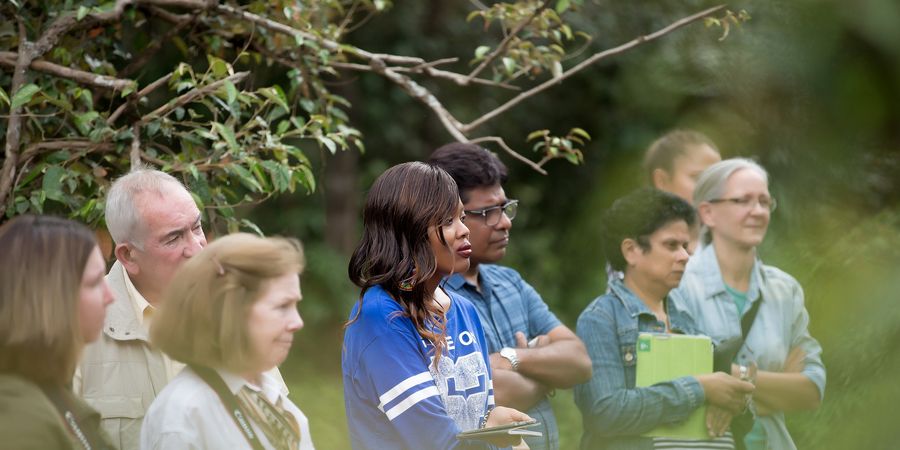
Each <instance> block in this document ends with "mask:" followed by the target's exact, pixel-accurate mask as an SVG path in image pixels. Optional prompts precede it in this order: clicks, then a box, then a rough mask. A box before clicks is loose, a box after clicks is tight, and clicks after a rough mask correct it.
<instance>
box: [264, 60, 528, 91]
mask: <svg viewBox="0 0 900 450" xmlns="http://www.w3.org/2000/svg"><path fill="white" fill-rule="evenodd" d="M279 62H281V61H279ZM330 65H331V66H332V67H336V68H338V69H346V70H355V71H358V72H372V66H369V65H366V64H356V63H342V62H332V63H331V64H330ZM389 69H391V70H393V71H394V72H397V73H423V72H424V73H425V74H426V75H428V76H430V77H432V78H443V79H446V80H450V81H452V82H454V83H456V84H458V85H460V86H465V84H464V83H465V82H466V81H465V78H466V76H465V75H462V74H458V73H456V72H448V71H446V70H440V69H434V68H432V67H427V66H425V67H422V68H419V67H403V66H391V67H389ZM471 81H472V83H474V84H480V85H484V86H494V87H499V88H503V89H509V90H513V91H518V90H521V88H520V87H518V86H515V85H512V84H508V83H501V82H497V81H491V80H485V79H484V78H475V79H473V80H471Z"/></svg>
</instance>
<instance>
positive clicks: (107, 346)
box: [73, 168, 286, 450]
mask: <svg viewBox="0 0 900 450" xmlns="http://www.w3.org/2000/svg"><path fill="white" fill-rule="evenodd" d="M200 218H201V215H200V210H199V209H198V208H197V205H196V203H195V202H194V199H193V197H191V194H190V193H189V192H188V191H187V189H186V188H185V187H184V185H183V184H182V183H181V182H179V181H178V180H177V179H176V178H174V177H172V176H171V175H168V174H166V173H164V172H160V171H158V170H152V169H148V168H137V169H135V170H132V171H131V172H130V173H128V174H127V175H125V176H123V177H121V178H119V179H118V180H116V181H115V182H114V183H113V185H112V186H111V187H110V189H109V194H108V196H107V200H106V225H107V228H108V229H109V233H110V235H111V236H112V239H113V242H114V243H115V251H114V252H115V257H116V262H115V264H113V266H112V269H110V271H109V273H108V274H107V276H106V280H107V282H108V283H109V286H110V288H111V289H112V291H113V294H114V296H115V301H114V302H113V304H112V305H110V306H109V308H107V312H106V321H105V323H104V326H103V333H102V335H101V337H100V339H98V340H97V342H95V343H93V344H91V345H89V346H88V347H86V349H85V351H84V355H83V357H82V361H81V364H80V365H79V367H78V370H77V372H76V374H75V379H74V380H73V388H74V391H75V393H76V394H78V395H81V396H82V397H84V399H85V400H86V401H87V402H88V403H89V404H90V405H91V406H93V407H94V408H95V409H97V410H98V411H99V412H100V414H101V416H102V425H103V428H104V430H105V431H106V433H107V434H108V435H109V437H110V438H111V440H112V442H113V443H114V444H115V445H116V446H117V447H118V448H120V449H123V450H124V449H137V448H138V446H139V441H140V434H141V421H142V420H143V417H144V413H145V412H146V411H147V409H148V408H149V407H150V404H151V403H152V402H153V399H155V398H156V396H157V394H159V392H160V391H161V390H162V389H163V387H164V386H165V385H166V384H167V383H168V382H169V380H171V379H172V378H174V377H175V375H177V374H178V372H179V371H180V370H181V369H182V368H183V367H184V366H183V364H181V363H179V362H177V361H174V360H172V359H170V358H169V357H168V356H166V355H165V354H163V353H162V352H160V351H159V350H157V349H155V348H154V347H153V345H152V344H151V343H150V341H149V337H148V330H149V327H150V322H151V320H152V319H153V313H154V311H155V309H156V307H157V306H158V305H159V304H160V301H162V299H163V293H164V291H165V289H166V287H167V286H168V285H169V283H170V281H171V280H172V277H173V276H174V274H175V271H176V270H177V269H178V267H179V266H180V265H181V263H183V262H184V261H186V260H187V259H188V258H190V257H192V256H194V255H195V254H196V253H197V252H199V251H200V250H201V249H202V248H203V247H204V246H206V236H205V235H204V233H203V228H202V227H201V224H200ZM275 371H277V369H275ZM278 378H279V379H280V374H279V375H278ZM285 391H286V388H285Z"/></svg>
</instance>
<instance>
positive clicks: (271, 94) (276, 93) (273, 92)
mask: <svg viewBox="0 0 900 450" xmlns="http://www.w3.org/2000/svg"><path fill="white" fill-rule="evenodd" d="M259 93H260V94H262V95H263V97H265V98H267V99H269V100H271V101H273V102H275V103H277V104H278V106H280V107H282V108H284V110H285V111H290V110H291V108H289V107H288V104H287V97H285V95H284V90H282V89H281V86H278V85H275V86H272V87H267V88H262V89H260V90H259Z"/></svg>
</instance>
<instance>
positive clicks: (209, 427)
mask: <svg viewBox="0 0 900 450" xmlns="http://www.w3.org/2000/svg"><path fill="white" fill-rule="evenodd" d="M216 372H218V373H219V375H220V376H221V377H222V380H223V381H225V385H226V386H228V389H229V390H230V391H231V392H232V393H233V394H237V392H238V391H240V390H241V388H243V387H244V386H248V387H249V388H250V389H252V390H255V391H258V392H261V393H262V395H263V396H264V397H265V398H266V399H267V400H269V401H270V402H272V404H278V403H277V402H279V401H280V402H281V406H282V407H283V408H284V409H285V410H286V411H287V412H290V413H291V414H292V415H293V416H294V417H296V418H297V422H298V423H299V425H300V445H299V446H298V447H297V450H314V448H313V443H312V437H311V436H310V434H309V421H308V420H307V419H306V416H305V415H304V414H303V412H302V411H300V409H299V408H297V405H295V404H294V403H293V402H291V401H290V400H289V399H288V398H287V395H286V394H285V393H284V391H283V390H282V384H281V382H280V381H279V380H277V379H276V378H275V377H273V376H272V375H271V374H270V373H269V372H267V373H264V374H262V386H255V385H253V384H251V383H249V382H248V381H247V380H245V379H244V378H242V377H240V376H238V375H235V374H233V373H229V372H225V371H222V370H217V371H216ZM250 424H251V426H252V427H253V430H254V431H255V432H256V436H257V438H258V439H259V441H260V443H261V444H262V446H263V447H265V448H267V449H274V447H273V446H272V444H270V443H269V441H268V440H267V439H266V436H265V434H264V433H262V430H260V428H259V426H258V425H257V424H256V423H254V422H253V420H252V419H251V420H250ZM176 448H177V449H198V450H199V449H210V450H213V449H223V450H224V449H251V448H252V447H251V446H250V443H248V442H247V438H246V437H244V434H243V433H241V430H240V429H239V428H238V426H237V424H235V423H234V419H233V418H232V416H231V414H229V413H228V410H227V409H226V408H225V405H224V404H223V403H222V400H221V399H220V398H219V396H218V394H216V391H214V390H213V389H212V388H211V387H209V385H207V384H206V382H205V381H203V379H201V378H200V377H199V376H198V375H197V374H196V373H195V372H194V371H193V370H191V369H190V367H187V368H185V369H184V370H182V371H181V373H179V374H178V376H176V377H175V379H173V380H172V381H171V382H170V383H169V384H168V385H166V387H165V388H164V389H163V390H162V392H160V394H159V396H158V397H156V400H154V401H153V404H152V405H150V410H149V411H147V415H146V416H145V417H144V424H143V427H142V429H141V449H143V450H163V449H176Z"/></svg>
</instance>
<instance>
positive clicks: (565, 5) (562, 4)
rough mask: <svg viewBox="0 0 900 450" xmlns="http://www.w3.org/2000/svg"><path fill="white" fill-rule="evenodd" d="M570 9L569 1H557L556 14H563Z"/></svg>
mask: <svg viewBox="0 0 900 450" xmlns="http://www.w3.org/2000/svg"><path fill="white" fill-rule="evenodd" d="M567 9H569V0H556V13H557V14H562V13H563V12H564V11H565V10H567Z"/></svg>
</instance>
